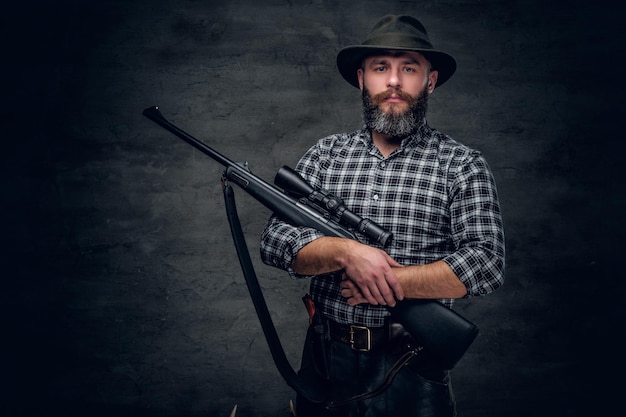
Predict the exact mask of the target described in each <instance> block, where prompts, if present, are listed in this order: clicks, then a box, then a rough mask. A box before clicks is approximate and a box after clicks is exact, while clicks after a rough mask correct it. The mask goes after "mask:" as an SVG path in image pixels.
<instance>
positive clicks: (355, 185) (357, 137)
mask: <svg viewBox="0 0 626 417" xmlns="http://www.w3.org/2000/svg"><path fill="white" fill-rule="evenodd" d="M295 169H296V171H298V172H300V173H301V174H302V176H303V177H304V178H305V179H306V180H307V181H308V182H309V183H310V184H311V185H312V186H313V187H315V188H320V189H325V190H328V191H329V192H330V193H332V194H334V195H336V196H338V197H340V198H341V199H343V201H344V203H345V205H346V207H347V208H348V209H349V210H350V211H352V212H354V213H356V214H358V215H359V216H361V217H363V218H368V219H371V220H373V221H374V222H376V223H378V224H379V225H381V226H382V227H383V228H385V229H387V230H389V231H390V232H392V233H393V239H392V241H391V243H390V245H388V247H386V248H384V249H385V250H386V251H387V253H389V255H390V256H391V257H392V258H394V259H395V260H396V261H398V262H399V263H400V264H402V265H423V264H428V263H431V262H434V261H437V260H443V261H444V262H446V263H447V264H448V265H449V266H450V267H451V268H452V270H453V271H454V272H455V273H456V275H457V276H458V277H459V279H460V280H461V282H463V284H465V286H466V288H467V296H466V297H471V296H482V295H485V294H488V293H490V292H492V291H494V290H495V289H496V288H498V287H500V286H501V285H502V283H503V280H504V251H505V250H504V232H503V227H502V219H501V214H500V206H499V202H498V197H497V192H496V185H495V182H494V179H493V176H492V173H491V171H490V169H489V166H488V165H487V162H486V161H485V159H484V158H483V156H482V155H481V154H480V152H478V151H476V150H473V149H470V148H469V147H467V146H464V145H462V144H459V143H458V142H456V141H454V140H452V139H451V138H450V137H448V136H446V135H444V134H442V133H441V132H438V131H437V130H435V129H432V128H430V127H429V126H428V125H427V124H423V125H422V126H421V127H420V129H419V130H418V131H417V132H416V133H415V134H414V135H411V136H409V137H407V138H405V139H404V140H403V141H402V143H401V146H400V147H399V148H398V149H397V150H396V151H394V152H393V153H392V154H391V155H389V156H388V157H387V158H383V156H382V155H381V153H380V152H379V151H378V149H377V148H376V146H375V145H374V144H373V142H372V139H371V135H370V133H369V131H367V130H359V131H356V132H353V133H343V134H336V135H331V136H328V137H326V138H323V139H321V140H320V141H318V142H317V143H316V144H315V145H314V146H313V147H311V148H310V149H309V150H308V151H307V153H306V154H305V155H304V156H303V157H302V158H301V160H300V161H299V162H298V164H297V166H296V168H295ZM321 236H322V234H321V233H320V232H318V231H316V230H314V229H310V228H307V227H296V226H292V225H290V224H287V223H285V222H283V221H280V220H279V219H277V218H276V217H274V216H272V217H271V218H270V220H269V222H268V224H267V227H266V228H265V230H264V232H263V233H262V236H261V248H260V250H261V257H262V260H263V262H265V263H266V264H268V265H273V266H276V267H278V268H281V269H284V270H286V271H288V272H289V274H290V275H291V276H292V277H294V278H302V276H300V275H298V274H296V273H295V272H294V271H293V270H292V269H291V263H292V262H293V260H294V257H295V256H296V254H297V253H298V251H299V250H300V249H301V248H302V247H304V246H305V245H307V244H308V243H310V242H312V241H313V240H315V239H317V238H319V237H321ZM357 236H358V238H359V240H360V241H361V242H363V243H366V244H369V245H371V246H376V244H375V243H373V242H371V241H369V240H368V238H367V237H365V236H363V235H360V234H357ZM340 281H341V273H340V272H336V273H331V274H325V275H319V276H313V277H311V288H310V291H311V296H312V297H313V299H314V300H315V302H316V305H317V308H318V310H321V311H322V312H323V314H324V315H326V316H327V317H329V318H331V319H333V320H335V321H337V322H340V323H346V324H360V325H365V326H374V327H375V326H382V325H383V324H384V320H385V317H387V316H388V315H389V312H388V310H387V309H386V308H385V307H383V306H374V305H369V304H361V305H358V306H354V307H351V306H349V305H348V304H347V303H346V300H345V299H344V298H343V297H342V296H341V293H340V287H339V284H340ZM440 301H442V302H443V303H444V304H446V305H447V306H448V307H452V302H453V300H451V299H445V300H440Z"/></svg>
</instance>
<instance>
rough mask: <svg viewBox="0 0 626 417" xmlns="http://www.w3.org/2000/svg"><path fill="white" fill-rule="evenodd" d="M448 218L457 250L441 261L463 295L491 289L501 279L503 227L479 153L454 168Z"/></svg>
mask: <svg viewBox="0 0 626 417" xmlns="http://www.w3.org/2000/svg"><path fill="white" fill-rule="evenodd" d="M451 219H452V224H451V226H452V239H453V242H454V245H455V249H456V250H455V251H454V252H453V253H451V254H449V255H448V256H446V257H445V258H444V259H443V260H444V262H446V263H447V264H448V265H449V266H450V268H452V270H453V271H454V272H455V273H456V275H457V276H458V277H459V279H460V280H461V282H463V284H464V285H465V287H466V288H467V296H466V297H472V296H482V295H486V294H489V293H491V292H493V291H494V290H496V289H497V288H499V287H500V286H502V284H503V283H504V267H505V242H504V229H503V223H502V216H501V211H500V205H499V202H498V194H497V190H496V184H495V181H494V179H493V175H492V173H491V171H490V169H489V166H488V165H487V163H486V161H485V160H484V159H483V157H482V156H481V155H480V154H478V153H475V154H473V155H472V156H471V158H470V160H469V161H465V163H463V164H460V165H459V166H458V167H456V168H455V169H454V171H453V185H452V203H451Z"/></svg>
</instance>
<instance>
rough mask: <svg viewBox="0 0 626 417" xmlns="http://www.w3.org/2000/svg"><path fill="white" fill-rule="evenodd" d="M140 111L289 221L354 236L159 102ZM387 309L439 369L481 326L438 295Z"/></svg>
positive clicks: (453, 362) (453, 358)
mask: <svg viewBox="0 0 626 417" xmlns="http://www.w3.org/2000/svg"><path fill="white" fill-rule="evenodd" d="M143 115H144V116H146V117H147V118H149V119H150V120H152V121H154V122H155V123H157V124H159V125H160V126H161V127H163V128H165V129H166V130H168V131H170V132H171V133H173V134H174V135H176V136H178V137H179V138H181V139H182V140H184V141H185V142H187V143H189V144H190V145H192V146H193V147H195V148H196V149H198V150H199V151H201V152H202V153H204V154H205V155H207V156H209V157H211V158H212V159H214V160H215V161H217V162H219V163H220V164H221V165H223V166H225V167H226V169H225V171H224V177H225V178H226V179H228V180H230V181H232V182H234V183H236V184H237V185H238V186H240V187H241V188H242V189H243V190H244V191H246V192H247V193H249V194H250V195H251V196H252V197H254V198H255V199H256V200H257V201H259V202H260V203H261V204H263V205H264V206H266V207H267V208H268V209H270V210H271V211H272V212H274V213H275V214H276V215H277V216H279V217H280V218H282V219H283V220H285V221H287V222H289V223H291V224H293V225H297V226H306V227H311V228H314V229H317V230H319V231H320V232H322V233H323V234H325V235H327V236H336V237H344V238H349V239H357V237H356V235H355V234H354V233H353V232H351V231H350V230H348V229H347V228H345V227H343V226H342V225H341V224H339V223H337V222H335V221H333V220H331V219H329V218H328V217H327V216H324V215H322V214H320V213H318V212H316V211H315V210H313V209H311V208H309V206H307V205H304V204H302V203H300V201H299V200H297V199H295V198H293V197H291V196H289V195H287V194H286V193H284V192H282V191H281V190H279V189H277V188H276V187H274V186H272V185H271V184H269V183H267V182H265V181H263V180H262V179H260V178H259V177H257V176H256V175H254V174H252V173H251V172H250V170H249V169H248V168H247V166H246V165H241V164H237V163H235V162H233V161H231V160H230V159H228V158H226V157H225V156H223V155H221V154H220V153H218V152H217V151H215V150H213V149H212V148H210V147H209V146H207V145H206V144H204V143H202V142H201V141H199V140H198V139H196V138H194V137H193V136H191V135H189V134H188V133H186V132H184V131H183V130H181V129H179V128H178V127H176V126H175V125H173V124H172V123H170V122H169V121H168V120H166V119H165V117H163V115H162V114H161V112H160V111H159V109H158V107H156V106H153V107H149V108H146V109H145V110H144V111H143ZM365 220H367V219H365ZM367 221H368V222H370V223H371V221H369V220H367ZM370 228H371V229H373V230H372V232H373V233H376V234H380V231H381V230H383V231H384V229H382V228H380V226H377V225H375V224H374V226H373V227H372V226H368V229H370ZM366 231H367V230H366ZM386 233H388V232H386ZM390 236H391V234H389V235H388V236H385V242H386V241H388V240H390ZM377 237H378V236H376V237H374V239H376V238H377ZM389 310H390V312H391V315H392V316H393V317H394V318H395V319H396V320H397V321H398V322H400V323H401V324H402V325H403V326H404V327H405V328H406V330H407V331H408V332H409V333H410V334H411V335H412V336H413V337H414V338H415V339H416V340H417V342H418V343H420V344H422V345H423V346H424V348H425V349H427V350H428V351H429V352H430V354H431V355H432V356H433V358H434V359H436V360H437V361H438V362H439V364H440V366H441V367H442V369H452V368H453V367H454V366H456V364H457V363H458V361H459V360H460V359H461V358H462V357H463V355H464V354H465V352H466V351H467V349H468V348H469V346H470V345H471V344H472V343H473V341H474V339H475V338H476V336H477V335H478V331H479V330H478V327H477V326H476V325H475V324H474V323H472V322H470V321H469V320H467V319H465V318H464V317H463V316H461V315H460V314H458V313H456V312H455V311H453V310H451V309H449V308H447V307H445V306H444V305H443V304H441V303H440V302H439V301H437V300H421V299H420V300H409V299H405V300H403V301H401V302H399V303H397V305H396V307H393V308H389Z"/></svg>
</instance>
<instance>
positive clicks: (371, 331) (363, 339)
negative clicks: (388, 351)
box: [327, 320, 404, 352]
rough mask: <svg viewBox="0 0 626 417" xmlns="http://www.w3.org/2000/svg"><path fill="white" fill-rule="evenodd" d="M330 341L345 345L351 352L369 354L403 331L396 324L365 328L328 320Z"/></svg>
mask: <svg viewBox="0 0 626 417" xmlns="http://www.w3.org/2000/svg"><path fill="white" fill-rule="evenodd" d="M327 322H328V330H329V335H330V339H331V340H335V341H337V342H341V343H345V344H346V345H348V346H350V347H351V348H352V350H356V351H358V352H370V351H373V350H379V349H381V348H384V347H386V346H387V345H388V344H389V341H390V340H391V338H393V337H394V336H395V335H396V334H399V333H401V332H403V331H404V328H403V327H402V326H400V324H398V323H390V324H388V325H386V326H382V327H367V326H361V325H357V324H342V323H337V322H335V321H333V320H328V321H327Z"/></svg>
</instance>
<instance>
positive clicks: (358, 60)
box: [337, 45, 456, 88]
mask: <svg viewBox="0 0 626 417" xmlns="http://www.w3.org/2000/svg"><path fill="white" fill-rule="evenodd" d="M389 50H393V51H413V52H419V53H420V54H422V55H424V57H426V59H428V60H429V61H430V63H431V64H432V66H433V69H434V70H437V71H438V73H439V75H438V78H437V87H439V86H441V85H443V84H444V83H445V82H446V81H448V80H449V79H450V77H452V74H454V72H455V71H456V60H455V59H454V58H453V57H452V56H450V55H448V54H447V53H445V52H441V51H437V50H434V49H419V48H398V47H397V46H363V45H354V46H347V47H345V48H343V49H342V50H341V51H339V53H338V54H337V68H338V69H339V73H341V75H342V76H343V78H344V79H345V80H346V81H348V82H349V83H350V84H352V85H353V86H355V87H356V88H360V87H359V78H358V76H357V70H358V69H359V68H361V65H362V63H363V60H364V59H365V58H366V57H368V56H370V55H375V54H377V53H380V52H382V51H389Z"/></svg>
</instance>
